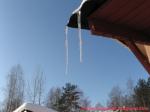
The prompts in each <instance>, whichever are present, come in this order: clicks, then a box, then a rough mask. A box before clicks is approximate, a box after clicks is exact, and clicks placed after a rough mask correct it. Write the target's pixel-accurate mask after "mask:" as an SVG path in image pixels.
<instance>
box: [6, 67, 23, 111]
mask: <svg viewBox="0 0 150 112" xmlns="http://www.w3.org/2000/svg"><path fill="white" fill-rule="evenodd" d="M24 87H25V83H24V77H23V70H22V68H21V66H20V65H17V66H14V67H12V69H11V70H10V73H9V74H8V75H7V86H6V88H5V90H6V91H5V96H6V97H5V100H4V110H5V112H12V111H13V110H15V109H16V108H17V107H19V106H20V105H21V104H22V103H23V100H24Z"/></svg>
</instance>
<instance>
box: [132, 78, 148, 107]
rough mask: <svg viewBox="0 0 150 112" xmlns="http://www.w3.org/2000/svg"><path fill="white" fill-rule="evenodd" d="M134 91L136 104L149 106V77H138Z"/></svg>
mask: <svg viewBox="0 0 150 112" xmlns="http://www.w3.org/2000/svg"><path fill="white" fill-rule="evenodd" d="M134 91H135V95H134V98H135V101H136V105H137V106H144V107H150V78H149V79H148V80H147V81H146V80H144V79H140V80H139V81H138V84H137V85H136V87H135V89H134Z"/></svg>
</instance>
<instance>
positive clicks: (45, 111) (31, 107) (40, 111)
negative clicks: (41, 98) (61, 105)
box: [13, 103, 56, 112]
mask: <svg viewBox="0 0 150 112" xmlns="http://www.w3.org/2000/svg"><path fill="white" fill-rule="evenodd" d="M23 110H28V111H32V112H56V111H54V110H52V109H49V108H46V107H43V106H40V105H36V104H31V103H24V104H23V105H21V106H20V107H19V108H17V109H16V110H15V111H13V112H22V111H23Z"/></svg>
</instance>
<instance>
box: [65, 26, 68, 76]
mask: <svg viewBox="0 0 150 112" xmlns="http://www.w3.org/2000/svg"><path fill="white" fill-rule="evenodd" d="M65 49H66V74H68V67H69V66H68V61H69V56H68V55H69V53H68V52H69V47H68V26H66V28H65Z"/></svg>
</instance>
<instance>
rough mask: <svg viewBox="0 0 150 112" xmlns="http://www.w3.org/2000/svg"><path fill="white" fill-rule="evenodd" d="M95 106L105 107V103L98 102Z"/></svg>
mask: <svg viewBox="0 0 150 112" xmlns="http://www.w3.org/2000/svg"><path fill="white" fill-rule="evenodd" d="M95 107H96V108H99V107H103V105H102V104H101V103H100V102H98V103H96V105H95Z"/></svg>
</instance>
